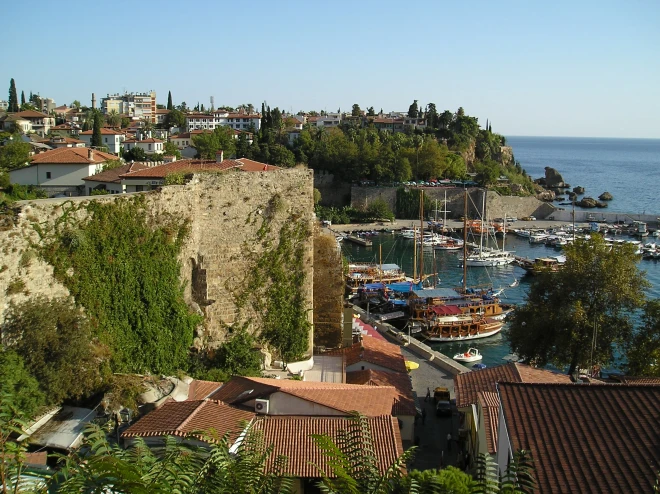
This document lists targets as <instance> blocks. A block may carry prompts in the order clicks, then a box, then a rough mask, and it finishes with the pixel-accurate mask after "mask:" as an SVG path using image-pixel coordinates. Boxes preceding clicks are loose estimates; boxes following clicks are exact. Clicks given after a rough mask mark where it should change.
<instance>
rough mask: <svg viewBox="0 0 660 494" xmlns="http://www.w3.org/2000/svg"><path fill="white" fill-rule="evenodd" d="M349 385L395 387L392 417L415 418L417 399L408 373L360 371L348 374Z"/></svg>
mask: <svg viewBox="0 0 660 494" xmlns="http://www.w3.org/2000/svg"><path fill="white" fill-rule="evenodd" d="M346 383H347V384H362V385H368V386H393V387H394V389H396V394H395V395H394V404H393V405H392V415H410V416H415V414H416V413H417V411H416V409H415V399H414V397H413V389H412V382H411V381H410V376H409V375H408V374H407V373H405V374H404V373H402V372H389V371H379V370H373V369H366V370H358V371H352V372H347V373H346Z"/></svg>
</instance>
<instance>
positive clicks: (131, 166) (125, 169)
mask: <svg viewBox="0 0 660 494" xmlns="http://www.w3.org/2000/svg"><path fill="white" fill-rule="evenodd" d="M145 168H148V167H147V165H145V164H142V163H128V164H127V165H124V166H119V167H117V168H113V169H112V170H106V171H104V172H100V173H97V174H96V175H90V176H89V177H85V178H83V180H89V181H91V182H109V183H119V182H121V179H120V178H119V177H120V175H123V174H125V173H130V172H132V171H137V170H143V169H145Z"/></svg>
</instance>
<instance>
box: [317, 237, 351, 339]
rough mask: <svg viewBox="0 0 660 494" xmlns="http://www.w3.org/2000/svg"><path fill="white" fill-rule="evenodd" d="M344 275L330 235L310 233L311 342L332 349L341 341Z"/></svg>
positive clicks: (337, 246) (336, 246) (335, 241)
mask: <svg viewBox="0 0 660 494" xmlns="http://www.w3.org/2000/svg"><path fill="white" fill-rule="evenodd" d="M343 301H344V276H343V273H342V260H341V252H340V249H339V245H338V244H337V240H336V239H335V237H334V235H331V234H327V233H322V232H319V231H317V232H316V233H315V236H314V345H315V347H316V349H319V348H320V347H325V348H336V347H339V346H341V343H342V312H343Z"/></svg>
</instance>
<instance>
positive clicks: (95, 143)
mask: <svg viewBox="0 0 660 494" xmlns="http://www.w3.org/2000/svg"><path fill="white" fill-rule="evenodd" d="M102 122H103V117H102V116H101V112H99V111H95V112H94V128H93V130H92V140H91V147H93V148H99V147H101V146H103V138H102V137H101V125H102Z"/></svg>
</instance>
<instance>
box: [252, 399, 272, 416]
mask: <svg viewBox="0 0 660 494" xmlns="http://www.w3.org/2000/svg"><path fill="white" fill-rule="evenodd" d="M268 404H269V401H268V400H260V399H256V400H254V411H255V412H257V413H263V414H265V415H267V414H268Z"/></svg>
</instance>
